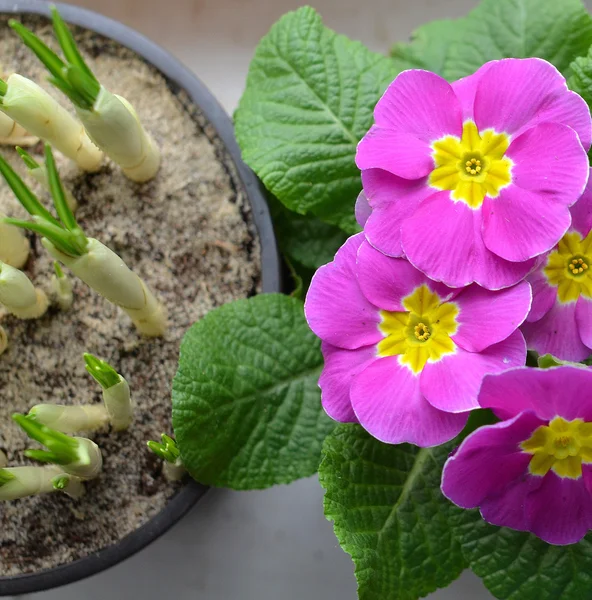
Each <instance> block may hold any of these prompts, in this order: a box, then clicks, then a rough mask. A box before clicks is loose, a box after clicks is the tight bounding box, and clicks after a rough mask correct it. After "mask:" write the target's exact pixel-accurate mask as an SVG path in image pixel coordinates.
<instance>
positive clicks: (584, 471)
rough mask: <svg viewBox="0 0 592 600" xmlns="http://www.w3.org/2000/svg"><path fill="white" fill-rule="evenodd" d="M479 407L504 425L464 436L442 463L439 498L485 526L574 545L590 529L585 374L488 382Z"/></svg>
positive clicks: (591, 458)
mask: <svg viewBox="0 0 592 600" xmlns="http://www.w3.org/2000/svg"><path fill="white" fill-rule="evenodd" d="M479 404H480V405H481V406H482V407H484V408H491V409H493V411H494V412H495V413H496V414H497V415H498V416H500V417H502V418H504V419H506V420H504V421H502V422H500V423H497V424H495V425H488V426H485V427H481V428H480V429H478V430H477V431H475V432H474V433H472V434H471V435H470V436H468V437H467V438H466V439H465V440H464V441H463V443H462V444H461V445H460V447H459V448H458V450H457V451H456V453H455V454H453V455H452V456H451V457H450V458H449V459H448V461H447V462H446V465H445V466H444V472H443V475H442V491H443V493H444V495H445V496H447V497H448V498H449V499H450V500H452V502H454V503H455V504H457V505H458V506H460V507H462V508H476V507H479V508H480V510H481V515H482V516H483V518H484V519H485V520H486V521H487V522H488V523H492V524H493V525H500V526H504V527H510V528H512V529H517V530H519V531H530V532H532V533H534V534H535V535H536V536H538V537H540V538H541V539H542V540H544V541H545V542H548V543H549V544H559V545H563V544H574V543H576V542H578V541H579V540H580V539H582V537H584V535H586V533H587V532H588V530H590V529H592V370H591V369H589V368H580V367H576V366H565V367H556V368H553V369H544V370H543V369H532V368H528V367H520V368H516V369H511V370H509V371H506V372H505V373H501V374H498V375H488V376H487V377H485V379H484V380H483V386H482V388H481V392H480V394H479Z"/></svg>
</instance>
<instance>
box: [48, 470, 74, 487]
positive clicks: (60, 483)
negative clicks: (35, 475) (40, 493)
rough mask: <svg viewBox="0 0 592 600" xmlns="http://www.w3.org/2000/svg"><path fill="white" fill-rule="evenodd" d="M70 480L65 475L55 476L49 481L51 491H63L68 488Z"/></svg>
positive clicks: (68, 476) (69, 477)
mask: <svg viewBox="0 0 592 600" xmlns="http://www.w3.org/2000/svg"><path fill="white" fill-rule="evenodd" d="M70 479H71V476H70V475H68V474H67V473H64V474H63V475H56V476H55V477H54V478H53V479H52V480H51V483H52V485H53V489H54V490H65V489H66V487H67V486H68V484H69V483H70Z"/></svg>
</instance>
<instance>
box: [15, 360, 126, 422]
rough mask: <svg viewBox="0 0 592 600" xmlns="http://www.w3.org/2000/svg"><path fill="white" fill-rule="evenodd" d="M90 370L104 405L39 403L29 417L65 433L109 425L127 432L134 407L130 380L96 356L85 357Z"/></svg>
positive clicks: (87, 368)
mask: <svg viewBox="0 0 592 600" xmlns="http://www.w3.org/2000/svg"><path fill="white" fill-rule="evenodd" d="M84 361H85V363H86V370H87V371H88V372H89V373H90V374H91V375H92V376H93V378H94V379H95V381H96V382H97V383H98V384H99V385H100V386H101V388H102V389H103V401H104V403H103V404H83V405H78V406H65V405H63V404H37V405H36V406H34V407H33V408H32V409H31V410H30V411H29V414H28V415H27V418H29V419H31V420H33V421H35V422H36V423H39V424H40V425H45V426H46V427H49V428H50V429H55V430H56V431H59V432H61V433H76V432H78V431H95V430H96V429H101V428H102V427H104V426H105V425H107V423H111V426H112V427H113V429H115V431H121V430H123V429H127V428H128V427H129V426H130V424H131V422H132V419H133V405H132V401H131V396H130V389H129V385H128V383H127V381H126V380H125V379H124V378H123V377H122V376H121V375H120V374H119V373H118V372H117V371H116V370H115V369H114V368H113V367H112V366H111V365H109V363H106V362H105V361H103V360H100V359H98V358H97V357H96V356H93V355H92V354H85V355H84Z"/></svg>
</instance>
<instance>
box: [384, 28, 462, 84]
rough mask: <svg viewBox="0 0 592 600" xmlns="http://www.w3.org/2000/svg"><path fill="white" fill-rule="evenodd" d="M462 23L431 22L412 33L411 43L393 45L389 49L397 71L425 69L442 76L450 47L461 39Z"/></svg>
mask: <svg viewBox="0 0 592 600" xmlns="http://www.w3.org/2000/svg"><path fill="white" fill-rule="evenodd" d="M463 21H464V19H458V20H454V21H453V20H450V19H447V20H445V21H432V22H431V23H427V24H426V25H422V26H421V27H419V29H416V30H415V31H414V32H413V34H412V35H411V43H409V44H395V45H394V46H393V47H392V48H391V57H392V59H393V61H394V63H395V65H396V67H397V69H398V70H399V71H403V70H405V69H427V70H428V71H433V72H434V73H438V75H444V63H445V61H446V57H447V55H448V51H449V49H450V46H451V44H453V43H454V42H455V41H456V40H458V39H462V37H461V36H462V30H463Z"/></svg>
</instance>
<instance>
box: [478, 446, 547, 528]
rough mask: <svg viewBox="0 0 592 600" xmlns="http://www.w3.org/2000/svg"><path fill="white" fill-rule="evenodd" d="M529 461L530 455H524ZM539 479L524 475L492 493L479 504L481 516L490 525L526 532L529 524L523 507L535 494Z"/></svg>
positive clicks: (540, 480) (539, 482) (540, 479)
mask: <svg viewBox="0 0 592 600" xmlns="http://www.w3.org/2000/svg"><path fill="white" fill-rule="evenodd" d="M526 456H528V458H529V459H530V458H531V457H530V455H526ZM541 483H542V478H541V477H531V476H530V475H524V476H523V477H520V478H517V479H515V480H514V481H512V482H511V483H510V484H509V485H508V486H507V487H506V488H505V489H503V490H500V491H499V492H498V493H495V492H494V493H492V494H491V495H490V496H488V497H487V498H485V500H483V502H481V511H480V512H481V516H482V517H483V519H484V521H486V522H487V523H490V524H491V525H497V526H500V527H509V528H510V529H515V530H516V531H528V530H529V523H528V519H527V517H526V514H525V512H524V505H525V502H526V498H527V497H528V495H529V494H531V493H533V492H536V490H537V489H538V488H539V487H540V485H541Z"/></svg>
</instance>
